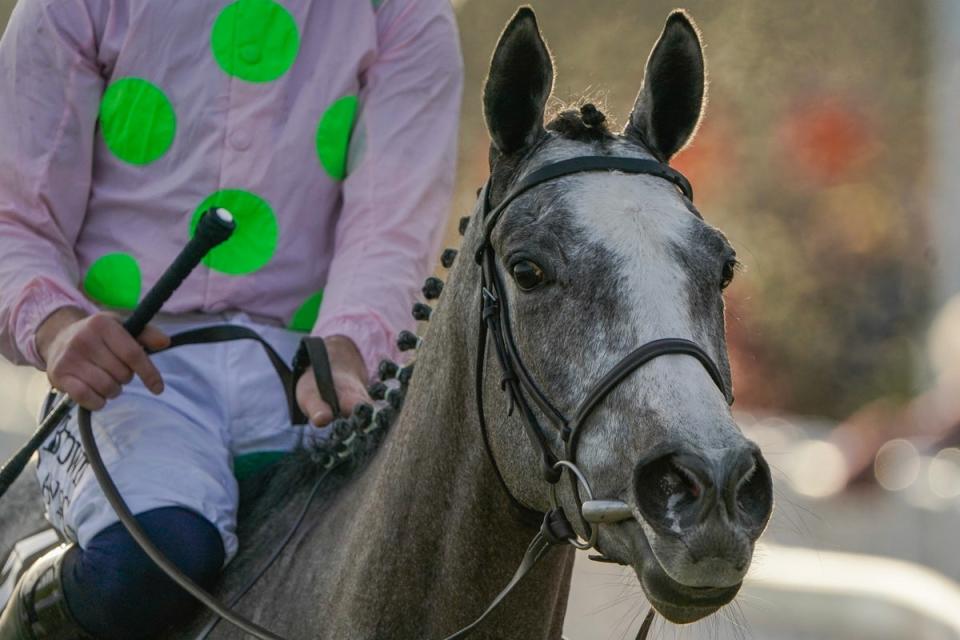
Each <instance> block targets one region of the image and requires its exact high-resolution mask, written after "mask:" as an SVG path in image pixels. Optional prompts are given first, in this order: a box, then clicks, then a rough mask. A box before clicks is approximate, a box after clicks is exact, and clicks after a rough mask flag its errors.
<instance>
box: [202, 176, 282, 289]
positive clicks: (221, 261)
mask: <svg viewBox="0 0 960 640" xmlns="http://www.w3.org/2000/svg"><path fill="white" fill-rule="evenodd" d="M210 207H223V208H224V209H226V210H227V211H229V212H230V213H231V214H233V217H234V220H236V223H237V228H236V231H234V232H233V235H232V236H230V238H229V239H228V240H227V241H226V242H224V243H223V244H221V245H220V246H218V247H215V248H214V249H213V250H212V251H210V253H208V254H207V256H206V257H205V258H204V259H203V263H204V264H205V265H207V266H208V267H210V268H211V269H213V270H215V271H221V272H223V273H228V274H230V275H243V274H246V273H253V272H254V271H256V270H257V269H259V268H260V267H262V266H263V265H265V264H267V263H268V262H270V258H272V257H273V252H274V251H275V250H276V248H277V238H278V236H279V229H278V228H277V218H276V216H275V215H274V214H273V209H272V208H271V207H270V204H269V203H268V202H267V201H266V200H264V199H263V198H261V197H260V196H257V195H254V194H252V193H250V192H249V191H241V190H239V189H224V190H222V191H217V192H215V193H212V194H210V195H209V196H207V197H206V198H205V199H204V201H203V202H201V203H200V206H198V207H197V209H196V211H194V212H193V218H192V219H191V220H190V237H193V234H194V232H195V231H196V228H197V222H199V221H200V216H201V215H203V212H204V211H206V210H207V209H209V208H210Z"/></svg>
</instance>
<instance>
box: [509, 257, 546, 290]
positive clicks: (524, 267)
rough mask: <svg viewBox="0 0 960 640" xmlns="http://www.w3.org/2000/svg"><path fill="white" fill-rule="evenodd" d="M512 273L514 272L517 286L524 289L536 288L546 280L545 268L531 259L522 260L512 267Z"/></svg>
mask: <svg viewBox="0 0 960 640" xmlns="http://www.w3.org/2000/svg"><path fill="white" fill-rule="evenodd" d="M510 273H512V274H513V279H514V280H516V281H517V286H519V287H520V288H521V289H523V290H524V291H530V290H531V289H536V288H537V287H538V286H539V285H541V284H543V281H544V274H543V269H541V268H540V265H538V264H537V263H535V262H531V261H530V260H520V261H519V262H517V263H516V264H514V265H513V266H512V267H511V268H510Z"/></svg>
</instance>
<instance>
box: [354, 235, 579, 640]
mask: <svg viewBox="0 0 960 640" xmlns="http://www.w3.org/2000/svg"><path fill="white" fill-rule="evenodd" d="M471 255H472V254H471V252H470V250H469V249H465V250H464V251H463V253H462V256H461V258H460V259H459V260H458V263H459V264H457V265H456V267H455V268H454V270H453V271H452V272H451V275H450V279H449V281H448V283H447V285H446V286H445V290H444V293H443V297H442V299H441V301H440V303H439V306H438V307H437V309H436V311H435V312H434V313H433V317H432V319H431V321H430V325H429V329H428V331H427V332H426V334H425V336H424V343H423V346H421V347H420V349H419V350H418V353H417V359H416V362H417V364H416V375H415V376H414V379H413V381H412V383H411V386H410V388H409V391H408V393H407V397H406V401H405V404H404V408H403V411H402V412H401V414H400V417H399V419H398V421H397V423H396V424H395V425H394V426H393V427H392V430H391V432H390V434H389V436H388V437H387V439H386V441H385V442H384V444H383V448H382V450H381V452H380V454H379V455H378V456H377V458H376V459H375V460H374V462H373V463H372V464H371V467H370V468H369V469H368V473H365V474H364V481H362V482H360V483H358V485H357V487H356V491H357V494H356V498H355V500H356V502H355V504H364V505H365V508H364V509H363V510H362V511H361V512H358V513H357V519H356V520H355V524H354V531H363V532H364V535H362V536H355V541H354V542H353V543H352V546H353V548H352V549H350V550H349V556H350V557H353V558H354V559H356V560H359V559H360V558H364V559H366V560H367V562H365V563H364V564H365V565H366V567H367V570H366V571H358V572H354V575H355V577H356V579H357V583H356V585H355V587H356V588H357V589H362V590H363V591H364V592H365V593H366V594H367V595H368V596H370V598H369V599H367V598H365V601H367V602H376V603H378V606H380V607H385V609H381V610H380V612H379V614H380V615H379V620H380V623H379V624H381V625H384V626H382V628H378V629H377V632H386V631H388V630H389V632H390V633H392V634H393V635H394V637H422V638H427V639H432V638H443V637H446V635H448V634H450V633H452V632H453V631H455V630H456V629H459V628H460V627H462V626H464V625H466V624H467V623H469V622H470V621H472V620H473V619H474V618H475V617H476V616H478V615H479V614H480V613H481V612H482V611H483V610H484V609H485V608H486V606H487V604H488V603H489V602H490V601H491V600H492V599H493V598H494V596H495V595H496V594H497V593H498V592H499V591H500V590H501V589H502V588H503V587H504V586H505V585H506V584H507V582H508V581H509V579H510V577H511V575H512V574H513V572H514V571H515V570H516V568H517V566H518V565H519V564H520V561H521V559H522V557H523V554H524V551H525V550H526V547H527V545H528V544H529V542H530V540H531V538H532V537H533V535H534V534H535V533H536V528H533V527H531V526H530V525H529V524H527V525H524V524H522V523H521V522H520V521H519V520H518V518H517V515H516V514H515V512H514V511H512V509H511V506H510V502H509V499H508V497H507V496H506V494H505V492H504V490H503V487H502V486H501V485H500V484H499V480H498V479H497V476H496V475H495V472H494V470H493V467H492V465H491V462H490V460H489V459H488V458H487V454H486V451H485V449H484V445H483V441H482V436H481V433H480V427H479V421H478V417H477V412H476V409H475V403H476V400H475V397H476V396H475V392H474V388H473V371H474V362H475V357H476V356H475V355H474V354H473V351H474V350H475V349H476V341H477V337H476V336H477V333H476V332H477V331H478V328H479V324H478V323H479V308H478V305H479V287H480V284H479V273H478V268H477V266H476V265H475V264H473V262H472V260H471V259H470V256H471ZM491 426H492V425H491ZM360 492H362V493H360ZM370 495H375V496H376V498H375V499H369V496H370ZM385 556H386V557H385ZM541 564H542V565H543V566H540V567H538V568H537V569H536V570H535V571H534V572H533V573H532V574H531V575H530V576H528V577H527V578H526V579H525V581H524V583H523V584H522V585H521V587H520V588H518V589H517V590H516V591H515V592H514V593H512V594H511V595H510V597H509V598H508V599H507V601H506V602H505V604H504V605H503V606H502V607H501V608H500V610H498V611H497V612H496V613H495V614H494V615H493V616H492V617H491V619H490V620H489V621H488V622H486V623H485V624H484V626H483V627H482V629H481V631H480V632H479V633H478V634H477V637H523V638H559V637H560V630H561V626H562V618H563V612H564V610H565V608H566V596H567V591H568V587H569V579H570V571H571V567H572V554H571V553H570V552H569V550H568V548H564V549H554V550H552V551H551V552H550V554H548V556H547V557H546V558H545V559H544V560H543V561H542V563H541ZM355 566H356V565H355ZM377 591H380V592H381V593H376V592H377ZM347 592H348V593H349V592H350V589H349V588H348V589H347ZM367 615H369V611H367ZM385 621H389V622H385ZM401 630H403V631H401ZM388 635H389V634H388Z"/></svg>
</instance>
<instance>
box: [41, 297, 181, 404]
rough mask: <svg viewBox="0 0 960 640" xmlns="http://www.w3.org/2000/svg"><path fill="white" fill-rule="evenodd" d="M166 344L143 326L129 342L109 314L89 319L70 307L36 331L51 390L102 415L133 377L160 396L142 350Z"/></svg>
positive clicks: (161, 335) (164, 338) (160, 385)
mask: <svg viewBox="0 0 960 640" xmlns="http://www.w3.org/2000/svg"><path fill="white" fill-rule="evenodd" d="M169 344H170V338H169V337H167V335H166V334H164V333H163V332H162V331H160V330H159V329H157V328H156V327H153V326H150V325H148V326H147V328H146V329H144V330H143V333H141V334H140V337H139V338H137V339H134V338H133V336H131V335H130V334H129V333H127V331H126V329H124V328H123V325H122V324H121V323H120V320H119V319H118V318H117V317H116V316H114V315H113V314H110V313H103V312H101V313H96V314H94V315H92V316H88V315H87V314H86V313H85V312H83V311H81V310H80V309H77V308H75V307H64V308H62V309H58V310H57V311H54V312H53V313H52V314H50V316H49V317H48V318H47V319H46V320H44V321H43V323H42V324H41V325H40V327H39V328H38V329H37V335H36V345H37V352H38V353H39V354H40V357H41V358H43V361H44V362H45V363H46V365H47V378H48V379H49V380H50V384H51V385H53V387H54V388H55V389H58V390H60V391H62V392H64V393H66V394H67V395H69V396H70V397H71V398H72V399H73V400H74V401H75V402H76V403H77V404H79V405H80V406H81V407H83V408H85V409H89V410H91V411H96V410H98V409H102V408H103V405H105V404H106V402H107V400H108V399H110V398H115V397H117V396H118V395H120V389H121V387H123V385H125V384H126V383H128V382H130V381H131V380H132V379H133V374H137V376H138V377H139V378H140V380H142V381H143V384H144V385H145V386H146V387H147V388H148V389H150V391H151V392H153V393H156V394H159V393H161V392H163V379H162V378H161V377H160V372H159V371H157V368H156V367H155V366H154V365H153V363H152V362H150V358H149V357H147V354H146V352H145V351H144V349H143V347H148V348H150V349H163V348H164V347H166V346H167V345H169Z"/></svg>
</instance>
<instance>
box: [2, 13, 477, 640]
mask: <svg viewBox="0 0 960 640" xmlns="http://www.w3.org/2000/svg"><path fill="white" fill-rule="evenodd" d="M461 88H462V61H461V56H460V50H459V42H458V36H457V31H456V24H455V20H454V16H453V12H452V9H451V7H450V5H449V1H448V0H325V1H324V2H304V1H298V0H233V1H231V0H192V1H191V2H156V1H153V0H74V1H71V2H49V1H46V0H19V2H18V4H17V6H16V9H15V10H14V12H13V16H12V18H11V20H10V23H9V25H8V27H7V30H6V32H5V34H4V36H3V39H2V41H0V353H2V354H3V355H4V356H5V357H6V358H8V359H9V360H11V361H13V362H15V363H19V364H29V365H32V366H34V367H37V368H38V369H41V370H45V371H46V372H47V376H48V378H49V380H50V382H51V384H52V385H53V386H54V387H55V388H56V389H58V390H60V391H62V392H64V393H67V394H68V395H70V396H71V397H72V398H73V399H74V400H75V401H76V402H77V403H79V404H80V405H81V406H83V407H86V408H88V409H91V410H97V413H95V414H94V416H93V424H94V432H95V435H96V439H97V442H98V443H99V445H100V448H101V450H102V453H103V456H104V459H105V462H106V464H107V468H108V469H109V472H110V474H111V475H112V477H113V479H114V481H115V482H116V484H117V485H118V487H119V490H120V492H121V494H122V495H123V496H124V497H125V498H126V500H127V502H128V504H129V505H130V507H131V509H132V511H133V512H134V513H135V514H136V516H137V520H138V521H139V522H140V524H141V526H142V527H143V528H144V529H145V530H146V531H147V533H148V534H149V535H150V537H151V538H152V539H153V540H154V541H155V542H156V543H157V545H158V546H159V547H160V548H161V550H163V551H164V552H165V553H166V554H167V555H168V557H170V558H171V560H173V561H174V562H175V563H176V564H177V565H178V566H179V567H180V568H181V569H182V570H183V571H184V572H185V573H186V574H187V575H189V576H190V577H191V578H192V579H193V580H195V581H196V582H198V583H199V584H201V585H202V586H204V587H206V588H209V587H211V586H212V584H213V583H214V582H215V580H216V578H217V576H218V574H219V572H220V570H221V568H222V567H223V565H224V564H226V563H227V562H229V561H230V559H231V558H232V557H233V556H234V555H235V554H236V552H237V537H236V518H237V502H238V488H237V487H238V480H237V478H238V476H242V475H244V474H246V473H249V472H250V470H251V469H253V468H256V467H257V466H258V465H262V464H263V463H264V462H265V461H270V460H274V459H276V458H277V457H279V456H282V455H283V453H284V452H288V451H290V450H292V449H294V448H295V447H297V446H300V445H302V444H304V443H305V442H308V441H310V440H311V439H315V438H322V437H324V434H325V433H326V432H325V431H324V430H323V429H322V428H321V427H323V426H324V425H325V424H327V423H328V422H329V421H330V420H331V419H332V411H331V409H330V407H328V406H327V405H326V404H325V403H324V402H323V400H321V398H320V396H319V393H318V390H317V388H316V383H315V381H314V378H313V375H312V372H311V371H309V370H308V371H307V372H306V373H305V374H304V375H303V376H302V377H301V378H300V380H299V381H298V383H297V389H296V399H297V402H298V404H299V406H300V408H301V410H302V411H303V412H304V413H305V414H306V415H307V416H309V417H310V421H311V422H312V424H313V426H307V427H295V426H293V425H292V424H291V420H290V417H289V414H288V406H287V402H286V395H285V393H284V390H283V389H282V385H281V384H280V382H279V381H278V379H277V376H276V373H275V371H274V369H273V367H272V366H271V364H270V362H269V361H268V359H267V358H266V357H265V356H264V354H263V352H262V350H261V347H260V346H259V345H257V344H256V343H253V342H251V341H237V342H224V343H216V344H204V345H196V346H190V347H185V348H182V349H174V350H171V351H168V352H164V353H159V354H156V355H154V356H152V357H151V358H147V356H146V354H145V351H144V349H143V348H142V347H148V348H150V349H160V348H162V347H164V346H165V345H166V344H167V342H168V337H167V336H168V335H169V334H171V333H175V332H179V331H183V330H185V329H190V328H195V327H198V326H204V325H212V324H223V323H231V324H239V325H244V326H247V327H250V328H253V329H254V330H256V331H257V332H258V333H259V334H260V335H261V336H263V338H264V339H266V340H267V341H268V342H269V343H271V345H272V346H273V347H274V348H275V349H276V350H277V351H278V352H279V353H280V354H281V355H282V356H283V357H284V358H286V359H287V361H288V362H289V361H290V360H291V359H292V357H293V355H294V353H295V351H296V349H297V346H298V344H299V341H300V339H301V338H302V337H303V336H304V335H307V334H311V335H314V336H320V337H323V338H324V340H325V343H326V345H327V349H328V352H329V355H330V363H331V369H332V372H333V377H334V386H335V388H336V390H337V392H338V395H339V398H340V402H341V406H342V408H343V410H344V411H345V412H349V411H350V410H351V409H352V407H353V406H354V405H356V404H357V403H359V402H363V401H368V397H367V393H366V387H367V384H368V382H369V376H368V374H370V373H372V372H374V371H375V370H376V363H377V362H378V361H379V360H380V359H382V358H385V357H391V358H396V357H397V356H398V354H397V352H396V346H395V344H394V343H395V336H396V334H397V332H398V331H399V330H401V329H404V328H412V327H409V324H410V323H412V320H411V319H410V318H409V314H408V310H409V303H410V301H411V300H413V299H414V297H415V292H416V289H417V287H418V286H419V284H420V283H421V282H422V280H423V278H424V276H425V275H427V273H428V272H429V270H430V267H431V266H432V262H431V260H432V258H433V256H435V255H436V250H437V248H438V244H439V241H440V238H441V234H442V229H443V226H444V224H443V223H444V220H445V219H446V215H447V208H448V205H449V201H450V195H451V192H452V188H453V175H454V163H455V155H456V138H457V125H458V115H459V107H460V94H461ZM210 207H222V208H225V209H227V210H228V211H229V212H230V213H232V214H233V216H234V218H235V219H236V221H237V231H236V232H235V233H234V234H233V236H232V237H231V238H230V239H229V240H227V242H225V243H224V244H223V245H221V246H219V247H217V248H215V249H214V250H213V251H212V252H211V253H210V254H209V255H208V256H207V258H205V260H204V262H203V264H202V265H201V266H200V268H198V269H197V270H196V271H195V272H194V273H193V274H192V275H191V276H190V277H189V278H187V280H186V281H185V282H184V284H183V285H182V286H181V287H180V288H179V289H178V290H177V291H176V293H175V294H174V295H173V297H172V298H171V299H170V301H169V302H168V303H167V305H166V306H165V307H164V312H165V313H163V314H160V315H159V316H158V317H157V319H156V321H155V322H154V324H153V325H151V326H150V327H148V329H147V330H146V331H144V333H143V334H142V335H141V336H140V338H139V344H138V343H137V341H135V340H134V339H133V338H131V337H130V336H129V335H127V334H126V333H125V332H124V330H123V328H122V326H121V324H120V322H119V321H118V320H117V315H122V314H123V312H125V311H129V310H130V309H132V308H133V307H134V306H135V305H136V304H137V302H138V301H139V299H140V297H141V295H142V294H143V293H144V292H145V291H146V290H147V289H148V288H149V287H150V286H151V285H152V284H153V283H154V282H155V281H156V280H157V278H158V277H159V275H160V273H161V272H162V271H163V269H164V268H165V267H166V265H167V264H168V263H169V261H170V260H171V259H172V257H173V256H175V255H176V254H177V253H178V251H179V250H180V249H181V248H182V246H183V245H184V243H185V242H186V240H187V239H188V238H189V237H190V234H191V232H192V229H193V226H194V225H195V224H196V221H197V219H198V218H199V216H200V214H201V213H202V212H204V211H206V210H207V209H208V208H210ZM121 387H122V388H123V393H122V394H121ZM37 473H38V478H39V481H40V484H41V485H42V491H43V500H44V506H45V508H46V515H47V518H48V519H49V520H50V522H51V523H52V524H53V525H54V527H56V529H57V530H58V531H59V532H60V534H61V535H62V537H63V539H64V540H65V541H66V544H64V545H61V546H60V547H58V548H57V549H54V550H53V551H51V552H49V553H47V554H46V555H44V556H43V557H41V558H40V559H39V560H38V561H37V562H36V563H35V564H34V565H33V566H32V567H30V568H29V569H28V570H27V571H26V572H25V573H24V575H23V576H22V577H21V578H20V580H19V582H18V583H17V586H16V589H15V591H14V594H13V596H12V597H11V598H10V600H9V602H8V604H7V606H6V608H5V609H4V611H3V614H2V617H0V640H40V639H43V638H57V639H60V640H65V639H69V638H91V637H92V638H124V639H128V640H129V639H131V638H148V637H153V636H155V635H157V634H158V633H160V632H162V631H163V630H164V629H165V628H166V627H167V626H169V625H170V624H171V623H175V622H177V621H180V620H183V618H184V617H185V616H186V615H188V614H189V613H191V612H192V606H193V604H194V603H193V601H192V598H191V597H190V596H188V595H187V594H186V593H185V592H183V591H182V590H180V588H179V587H177V586H176V585H175V584H174V583H173V582H172V581H170V580H169V579H168V578H166V576H165V575H163V574H162V573H161V572H160V571H159V570H158V569H157V568H156V567H155V566H154V565H153V564H152V563H151V562H150V561H149V559H148V558H147V557H146V555H145V554H143V552H142V551H141V550H140V549H139V547H138V546H137V545H136V544H135V543H134V542H133V540H132V539H131V538H130V536H129V535H128V534H127V532H126V530H125V529H124V528H123V527H122V526H121V525H120V524H119V523H118V522H117V518H116V516H115V514H114V513H113V511H112V510H111V508H110V506H109V505H108V503H107V502H106V499H105V498H104V496H103V494H102V493H101V492H100V489H99V487H98V485H97V483H96V479H95V478H94V477H93V474H92V472H91V471H90V469H89V467H88V465H87V461H86V458H85V456H84V454H83V451H82V448H81V447H79V446H78V435H77V424H76V416H75V412H74V414H72V415H71V418H70V419H69V420H67V421H65V422H64V423H63V424H61V425H60V427H59V428H58V429H57V431H56V432H55V433H54V434H53V435H52V436H51V437H50V439H49V440H48V441H47V442H46V443H45V445H44V446H43V447H42V448H41V450H40V453H39V462H38V467H37ZM0 506H2V505H0ZM38 507H39V505H38Z"/></svg>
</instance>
